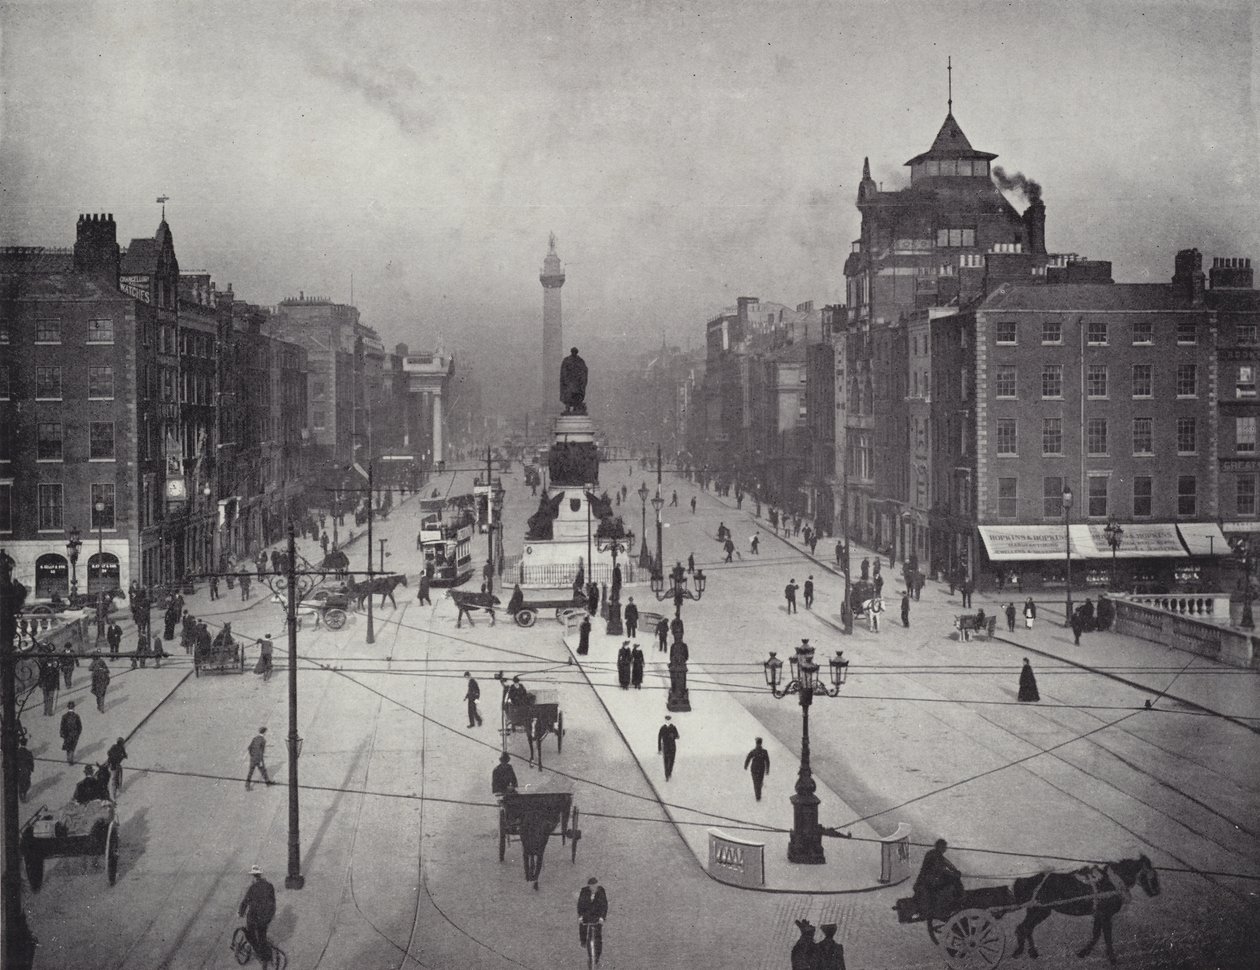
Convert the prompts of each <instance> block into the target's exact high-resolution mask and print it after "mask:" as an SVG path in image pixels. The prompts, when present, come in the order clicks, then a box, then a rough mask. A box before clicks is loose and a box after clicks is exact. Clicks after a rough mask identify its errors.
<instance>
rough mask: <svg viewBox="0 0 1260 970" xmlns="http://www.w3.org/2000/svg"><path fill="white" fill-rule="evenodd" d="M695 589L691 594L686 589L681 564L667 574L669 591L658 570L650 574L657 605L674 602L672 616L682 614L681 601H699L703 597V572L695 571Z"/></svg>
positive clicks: (705, 582) (704, 582) (685, 577)
mask: <svg viewBox="0 0 1260 970" xmlns="http://www.w3.org/2000/svg"><path fill="white" fill-rule="evenodd" d="M694 580H695V584H696V588H695V591H694V592H693V591H692V590H691V589H688V587H687V573H686V571H685V570H683V569H682V564H681V563H679V564H678V565H677V566H675V567H674V568H673V569H672V570H671V571H670V574H669V589H665V577H664V576H662V575H661V572H660V570H654V571H653V572H652V580H651V584H650V585H651V589H652V593H653V594H654V595H655V596H656V601H657V602H658V603H663V602H665V600H667V599H672V600H673V601H674V616H680V615H681V614H682V604H683V600H695V601H696V602H699V601H700V597H702V596H703V595H704V590H705V587H706V585H707V584H708V580H707V579H706V578H705V575H704V570H703V569H697V570H696V575H695V577H694Z"/></svg>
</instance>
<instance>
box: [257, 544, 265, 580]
mask: <svg viewBox="0 0 1260 970" xmlns="http://www.w3.org/2000/svg"><path fill="white" fill-rule="evenodd" d="M255 567H256V569H257V572H258V581H259V582H260V583H261V582H262V581H263V579H264V578H265V577H266V575H267V553H266V552H262V551H260V552H259V553H258V559H257V561H256V563H255Z"/></svg>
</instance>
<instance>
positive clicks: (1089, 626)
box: [1080, 596, 1095, 633]
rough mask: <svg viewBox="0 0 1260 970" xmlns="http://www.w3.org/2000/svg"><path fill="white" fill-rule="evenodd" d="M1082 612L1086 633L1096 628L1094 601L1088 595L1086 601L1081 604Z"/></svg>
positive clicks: (1082, 625)
mask: <svg viewBox="0 0 1260 970" xmlns="http://www.w3.org/2000/svg"><path fill="white" fill-rule="evenodd" d="M1080 613H1081V627H1082V629H1084V631H1085V632H1086V633H1089V632H1090V631H1092V630H1094V629H1095V626H1094V601H1093V600H1092V599H1090V598H1089V597H1088V596H1086V597H1085V602H1084V603H1082V604H1081V607H1080Z"/></svg>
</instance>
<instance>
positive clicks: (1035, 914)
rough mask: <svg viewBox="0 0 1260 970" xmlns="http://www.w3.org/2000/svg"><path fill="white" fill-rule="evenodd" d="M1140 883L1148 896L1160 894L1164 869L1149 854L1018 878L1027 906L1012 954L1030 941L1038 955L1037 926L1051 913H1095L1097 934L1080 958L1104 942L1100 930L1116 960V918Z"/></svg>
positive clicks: (1030, 951) (1019, 898)
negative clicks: (1100, 940) (1113, 944)
mask: <svg viewBox="0 0 1260 970" xmlns="http://www.w3.org/2000/svg"><path fill="white" fill-rule="evenodd" d="M1134 883H1136V884H1138V885H1140V886H1141V887H1142V890H1143V891H1144V892H1145V893H1146V895H1148V896H1158V895H1159V873H1158V872H1156V871H1155V867H1154V866H1153V865H1151V860H1150V859H1148V858H1147V857H1146V856H1144V855H1143V856H1139V857H1138V858H1136V859H1121V860H1120V861H1119V862H1108V863H1104V864H1102V865H1095V866H1086V867H1085V868H1083V869H1077V870H1076V871H1074V872H1047V873H1044V874H1042V875H1040V876H1029V877H1027V878H1024V879H1016V880H1015V889H1014V892H1015V902H1016V903H1018V904H1019V905H1021V906H1023V905H1026V906H1027V910H1026V911H1025V914H1024V921H1023V922H1022V923H1020V924H1019V925H1018V926H1017V927H1015V939H1016V941H1017V942H1018V945H1017V946H1016V947H1015V950H1014V951H1013V952H1012V953H1011V956H1013V957H1017V956H1019V955H1020V954H1021V953H1023V952H1024V943H1025V941H1026V942H1027V943H1028V955H1029V956H1030V957H1032V958H1033V959H1036V957H1037V945H1036V943H1034V942H1033V930H1034V929H1036V927H1037V925H1038V924H1039V923H1041V922H1042V921H1043V920H1045V919H1048V918H1049V917H1050V914H1051V913H1061V914H1063V915H1064V916H1092V917H1093V918H1094V934H1093V936H1091V937H1090V940H1089V942H1088V943H1087V944H1085V946H1084V947H1083V948H1082V949H1080V950H1078V951H1077V954H1076V955H1077V956H1078V957H1082V958H1083V957H1087V956H1089V954H1090V951H1091V950H1093V949H1094V945H1095V944H1096V943H1097V942H1098V937H1099V934H1101V935H1102V938H1103V942H1104V944H1105V946H1106V949H1107V959H1108V960H1110V961H1111V962H1112V963H1115V962H1116V954H1115V951H1114V950H1113V949H1112V948H1111V921H1112V919H1114V918H1115V915H1116V914H1117V913H1119V912H1120V910H1121V909H1122V908H1123V907H1124V904H1125V903H1127V902H1128V901H1129V890H1130V889H1131V888H1132V887H1133V885H1134Z"/></svg>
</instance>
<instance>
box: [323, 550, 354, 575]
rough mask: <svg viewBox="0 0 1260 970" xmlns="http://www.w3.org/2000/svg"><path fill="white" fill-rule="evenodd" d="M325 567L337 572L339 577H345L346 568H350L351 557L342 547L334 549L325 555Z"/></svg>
mask: <svg viewBox="0 0 1260 970" xmlns="http://www.w3.org/2000/svg"><path fill="white" fill-rule="evenodd" d="M324 568H325V569H330V570H332V571H333V572H335V573H336V574H337V578H338V579H345V578H346V570H348V569H349V568H350V557H349V556H347V555H346V554H345V553H344V552H342V551H341V550H340V549H334V550H333V551H332V552H330V553H329V554H328V555H326V556H325V557H324Z"/></svg>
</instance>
